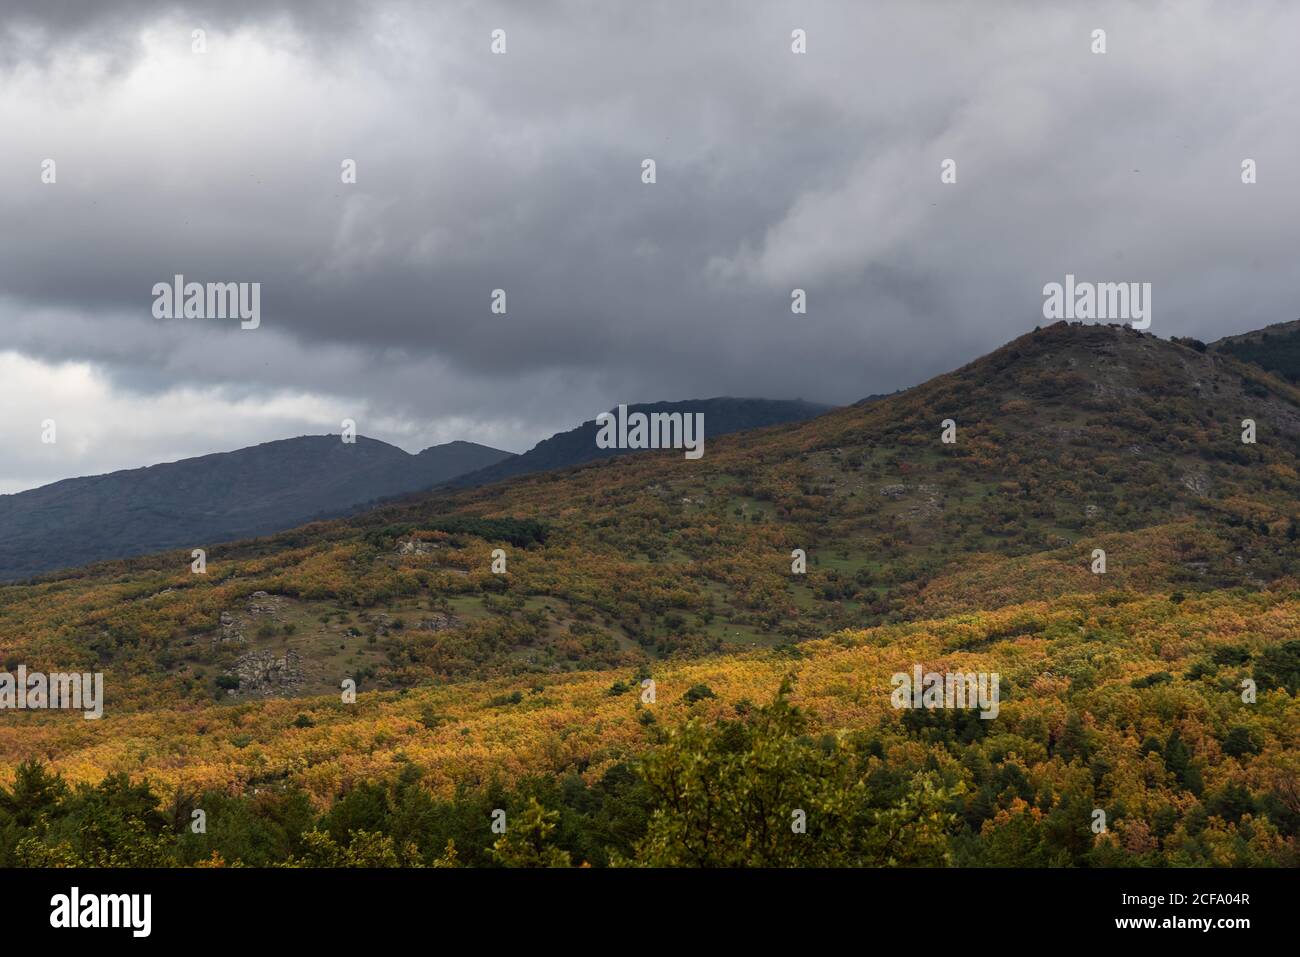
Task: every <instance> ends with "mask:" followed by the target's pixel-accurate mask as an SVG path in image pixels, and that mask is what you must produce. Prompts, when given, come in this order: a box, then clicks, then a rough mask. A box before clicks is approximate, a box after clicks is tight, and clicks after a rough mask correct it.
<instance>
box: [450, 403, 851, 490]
mask: <svg viewBox="0 0 1300 957" xmlns="http://www.w3.org/2000/svg"><path fill="white" fill-rule="evenodd" d="M832 408H834V406H829V405H821V404H819V403H816V402H804V401H803V400H802V399H789V400H786V399H733V398H717V399H695V400H688V401H686V402H655V403H652V404H648V405H630V406H628V412H629V413H632V412H645V413H651V412H683V413H686V412H703V413H704V448H705V454H706V455H707V454H708V440H709V437H710V436H718V435H726V434H727V433H728V432H741V431H743V430H745V429H760V428H763V427H764V426H768V425H781V424H783V423H786V422H801V421H803V420H804V419H811V418H812V417H813V416H817V415H821V414H822V413H823V412H829V411H830V410H831V409H832ZM597 431H598V428H597V426H596V419H595V417H594V416H593V417H592V418H591V419H590V420H589V421H587V422H584V423H582V425H580V426H578V427H577V428H573V429H569V431H567V432H559V433H557V434H555V435H553V436H551V437H550V438H549V439H543V440H542V441H541V442H538V443H537V444H536V445H535V446H533V447H532V448H531V449H529V450H528V451H527V452H525V453H523V454H522V455H516V456H514V457H513V458H510V459H506V460H504V461H501V462H497V463H496V464H494V465H489V466H487V467H486V468H482V469H479V470H478V471H476V472H469V473H467V474H465V475H460V476H458V477H457V478H455V479H453V480H452V481H451V482H450V483H449V484H451V485H455V486H473V485H487V484H489V483H491V482H499V481H501V480H503V479H508V478H513V477H515V476H516V475H528V474H530V473H532V472H546V471H550V470H551V469H561V468H568V467H570V466H574V465H582V464H584V463H586V462H594V461H596V460H597V459H603V458H610V457H612V456H615V455H626V454H628V453H630V452H635V451H637V450H636V449H602V448H598V447H597V445H596V433H597ZM678 454H680V453H678Z"/></svg>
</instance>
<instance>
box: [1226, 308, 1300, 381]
mask: <svg viewBox="0 0 1300 957" xmlns="http://www.w3.org/2000/svg"><path fill="white" fill-rule="evenodd" d="M1209 348H1210V350H1211V351H1213V352H1220V353H1223V354H1225V355H1230V356H1232V357H1233V358H1235V359H1240V360H1241V361H1242V362H1252V363H1254V364H1255V365H1257V366H1259V367H1260V368H1261V369H1264V370H1265V371H1267V372H1272V373H1273V374H1275V375H1279V376H1281V377H1282V378H1284V379H1286V380H1287V381H1288V382H1293V383H1294V382H1300V319H1295V320H1292V321H1291V322H1279V323H1276V324H1275V325H1271V326H1265V327H1264V328H1263V329H1256V330H1255V331H1254V332H1246V333H1242V334H1241V335H1237V336H1225V337H1224V338H1222V339H1219V340H1218V341H1216V342H1212V343H1210V346H1209Z"/></svg>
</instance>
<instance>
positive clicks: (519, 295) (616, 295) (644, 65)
mask: <svg viewBox="0 0 1300 957" xmlns="http://www.w3.org/2000/svg"><path fill="white" fill-rule="evenodd" d="M1044 7H1046V5H1031V4H1023V3H1005V4H996V5H995V4H979V5H970V4H951V5H948V4H933V5H931V4H926V5H918V4H910V3H897V4H850V3H847V2H841V3H821V4H802V3H801V4H787V3H739V2H737V3H729V4H692V3H686V2H680V3H662V4H653V5H632V4H592V3H576V2H575V3H559V2H555V3H497V4H492V3H487V4H482V3H475V4H468V3H466V4H452V5H442V4H439V5H429V4H417V3H410V4H406V3H377V4H364V5H363V4H355V5H354V4H347V3H341V2H336V3H317V2H312V3H308V2H302V3H275V2H256V3H255V2H252V0H249V2H221V3H217V2H212V3H150V2H145V0H135V2H128V0H119V2H114V0H106V2H97V3H84V4H75V3H48V2H35V0H22V2H18V3H10V4H8V5H7V8H6V17H5V26H4V28H2V29H3V32H0V69H3V71H4V83H3V84H2V85H0V123H2V124H3V127H4V129H5V130H6V137H5V139H6V146H5V148H3V149H0V216H3V220H4V222H5V228H4V230H3V232H0V352H3V351H6V350H7V351H9V352H12V353H14V354H15V355H17V356H19V357H21V358H22V359H23V360H24V361H25V362H26V361H30V362H34V363H36V364H35V365H23V366H22V367H21V368H22V369H23V370H25V371H24V373H23V374H24V375H26V376H27V377H28V378H29V379H30V380H31V381H30V383H26V384H25V385H24V390H25V395H24V405H23V410H24V412H23V414H24V415H30V416H36V417H37V418H38V419H39V418H43V416H42V415H41V414H40V409H41V408H42V399H43V398H44V401H45V405H47V406H51V407H53V406H59V407H60V408H61V409H64V410H66V411H62V412H61V413H60V414H61V415H63V416H64V418H65V419H69V418H70V421H69V423H68V428H69V430H70V432H69V434H74V435H77V434H80V435H83V437H84V441H83V442H81V443H79V444H77V448H78V449H80V451H79V452H78V453H77V455H78V456H79V457H76V458H64V459H58V458H57V457H56V458H51V456H52V455H54V453H52V452H51V451H50V450H49V449H35V450H30V451H29V450H28V447H29V446H30V445H31V443H32V441H33V438H32V437H33V435H35V434H37V433H35V432H34V431H33V429H32V428H31V427H30V423H28V422H26V421H23V422H21V423H15V422H14V421H7V422H6V423H5V426H4V428H5V429H6V430H7V433H8V434H7V435H6V439H9V441H6V445H5V447H6V448H7V449H9V450H10V452H11V453H12V461H11V462H8V463H6V462H5V461H4V459H3V458H0V473H3V474H0V491H3V490H7V489H12V488H13V487H18V486H21V485H24V484H30V483H31V482H34V481H36V480H38V479H42V478H52V477H57V476H58V475H62V474H73V473H74V472H77V471H90V470H96V469H101V468H108V467H120V466H122V465H126V464H138V462H139V459H136V460H132V461H122V459H123V457H124V456H125V455H127V454H131V455H137V456H143V458H144V460H146V461H152V460H154V458H153V457H154V456H164V455H168V454H193V453H196V452H201V451H208V450H210V449H211V448H213V447H233V446H237V445H240V444H245V443H246V442H247V441H250V440H259V439H261V438H269V437H273V436H272V435H271V434H270V433H271V432H272V431H273V430H274V429H275V428H288V429H290V430H293V429H294V428H297V429H298V430H299V431H313V430H315V431H324V430H325V429H326V428H328V427H330V426H329V423H330V422H331V421H333V418H334V417H336V416H337V415H338V413H339V411H340V410H357V414H356V415H355V416H354V417H355V418H357V420H358V422H359V423H360V424H361V428H362V431H364V432H366V433H367V434H371V435H375V436H376V437H378V438H384V439H387V440H390V441H395V442H397V443H398V444H401V445H403V446H405V447H408V448H415V447H419V446H420V445H422V444H429V443H430V442H431V441H435V440H439V441H440V440H445V439H448V438H456V437H463V438H470V439H477V440H479V441H484V442H489V443H491V442H494V441H495V442H497V443H498V444H501V445H503V446H504V447H510V448H523V447H527V446H528V445H531V444H532V442H533V441H535V440H536V439H538V438H541V437H543V436H544V435H546V434H548V433H549V432H551V431H555V430H557V429H559V428H563V427H565V426H567V425H570V424H572V423H573V422H574V421H577V420H580V419H583V418H590V417H591V416H592V415H593V414H594V413H595V412H596V411H598V410H600V409H604V408H608V407H610V406H611V405H613V404H615V403H617V402H620V401H633V402H635V401H651V400H657V399H679V398H687V397H692V396H711V395H723V394H733V395H763V396H771V397H781V398H785V397H790V398H792V397H803V398H806V399H810V400H819V401H827V402H850V401H853V400H855V399H857V398H859V397H861V396H863V395H866V394H869V393H875V392H883V391H889V390H892V389H895V388H899V387H902V386H906V385H910V384H912V383H914V382H917V381H920V380H922V379H924V378H926V377H928V376H930V375H933V374H935V373H937V372H940V371H944V370H946V369H949V368H952V367H955V366H957V365H960V364H962V363H964V362H965V361H968V360H969V359H970V358H972V357H973V356H975V355H977V354H979V353H981V352H983V351H986V350H988V349H989V348H992V347H995V346H996V345H998V344H1000V343H1002V342H1004V341H1005V340H1007V339H1009V338H1011V337H1012V336H1014V335H1016V334H1018V333H1020V332H1022V331H1024V330H1025V329H1027V328H1031V327H1032V326H1033V325H1035V324H1037V323H1038V322H1040V321H1041V304H1042V296H1041V289H1042V286H1043V284H1044V283H1046V282H1050V281H1054V280H1055V281H1059V280H1060V279H1061V278H1062V277H1063V276H1064V275H1065V273H1067V272H1071V273H1074V274H1076V275H1078V276H1080V277H1081V278H1091V279H1095V280H1116V281H1143V282H1151V283H1152V285H1153V291H1154V320H1153V324H1152V331H1153V332H1156V333H1159V334H1161V335H1172V334H1190V335H1199V336H1201V337H1205V338H1214V337H1217V336H1218V335H1222V334H1227V333H1230V332H1235V331H1240V330H1242V329H1245V328H1249V327H1253V326H1258V325H1263V324H1266V323H1269V322H1277V321H1283V320H1286V319H1292V318H1295V317H1296V315H1297V314H1300V309H1298V308H1297V304H1296V290H1295V286H1294V280H1293V278H1292V277H1293V274H1294V268H1293V264H1292V263H1291V262H1290V259H1291V258H1292V252H1293V250H1294V249H1295V248H1296V239H1297V238H1300V237H1298V236H1297V232H1300V226H1298V225H1297V224H1298V223H1300V217H1298V216H1297V213H1298V212H1300V209H1298V208H1297V207H1298V206H1300V203H1297V189H1296V186H1295V180H1294V176H1293V175H1292V169H1293V167H1294V164H1295V161H1296V158H1297V156H1300V134H1297V129H1300V127H1298V126H1297V124H1296V123H1295V115H1296V100H1295V94H1294V92H1293V91H1294V89H1295V80H1296V67H1295V61H1294V56H1293V52H1292V45H1293V39H1292V38H1293V37H1294V36H1295V35H1296V28H1297V26H1300V10H1296V9H1295V8H1293V7H1292V6H1290V5H1286V4H1281V3H1278V4H1258V5H1248V6H1247V5H1226V4H1216V3H1199V4H1185V5H1179V6H1178V7H1177V8H1174V7H1172V6H1171V7H1163V8H1136V7H1134V6H1133V5H1131V4H1122V3H1116V4H1093V5H1088V6H1086V7H1076V6H1073V5H1072V6H1070V7H1064V6H1062V7H1059V8H1057V7H1047V8H1044ZM796 27H798V28H803V29H805V30H807V33H808V53H807V54H806V55H802V56H798V55H794V54H792V53H791V52H790V32H791V30H792V29H794V28H796ZM1098 27H1101V28H1104V29H1106V31H1107V42H1108V52H1107V53H1106V54H1105V55H1094V54H1092V53H1091V52H1090V51H1089V43H1090V34H1091V31H1092V30H1093V29H1095V28H1098ZM195 28H202V29H204V30H206V31H207V52H206V53H204V54H201V55H200V54H194V53H192V52H191V31H192V30H193V29H195ZM496 28H501V29H504V30H505V31H506V36H507V44H508V53H507V54H506V55H504V56H494V55H492V54H491V53H490V51H489V40H490V33H491V31H492V30H493V29H496ZM646 157H651V158H654V159H655V161H656V163H657V167H658V168H657V172H658V182H657V183H656V184H654V185H644V184H643V183H642V182H641V180H640V173H641V165H640V164H641V161H642V159H644V158H646ZM948 157H951V158H953V159H955V160H956V162H957V170H958V175H957V183H956V184H955V185H943V184H941V183H940V181H939V166H940V162H941V161H942V160H943V159H945V158H948ZM1247 157H1250V158H1253V159H1255V160H1256V161H1257V162H1258V164H1259V182H1258V183H1257V184H1255V185H1252V186H1244V185H1242V183H1241V181H1240V172H1239V171H1240V164H1241V161H1242V160H1243V159H1244V158H1247ZM45 158H53V159H55V160H56V162H57V164H58V167H57V169H58V182H57V184H55V185H52V186H51V185H46V184H43V183H41V182H40V177H39V173H40V164H41V162H42V160H43V159H45ZM345 158H350V159H354V160H356V162H357V166H358V182H357V183H356V184H355V185H345V184H342V183H341V182H340V178H339V169H340V163H341V162H342V161H343V160H344V159H345ZM178 272H179V273H183V274H184V275H185V276H186V277H188V278H191V279H196V280H200V281H207V280H237V281H250V282H251V281H258V282H261V283H262V325H261V328H259V329H258V330H256V331H247V332H245V331H240V330H239V329H238V328H237V326H236V325H235V324H233V323H232V324H227V325H225V326H222V325H219V324H212V323H207V324H202V323H196V322H188V323H187V322H185V321H183V320H174V321H171V322H166V321H161V320H157V319H154V318H153V317H152V316H151V314H150V306H151V296H150V289H151V287H152V286H153V284H154V283H156V282H159V281H167V280H169V279H170V277H171V276H172V275H173V274H174V273H178ZM794 287H801V288H804V289H806V290H807V292H808V301H809V314H808V315H807V316H793V315H791V313H790V309H789V302H790V290H791V289H792V288H794ZM495 288H504V289H505V290H506V292H507V296H508V308H509V311H508V314H507V315H506V316H495V315H492V314H491V313H490V311H489V297H490V294H491V291H492V290H493V289H495ZM60 363H86V364H88V365H86V366H84V367H75V368H80V369H82V372H81V373H80V376H81V378H80V379H79V380H78V381H80V382H82V384H83V385H85V383H86V382H88V381H89V379H88V378H87V377H90V378H93V379H94V381H95V383H96V384H95V386H94V388H90V387H89V386H87V387H86V388H87V389H88V390H89V391H87V393H86V394H87V395H93V396H95V397H96V398H94V399H93V400H91V399H87V400H85V402H81V403H79V402H78V401H76V400H75V398H70V397H69V396H70V395H71V393H70V392H69V388H70V387H69V386H68V384H67V381H66V380H65V378H60V377H59V376H56V375H54V374H53V373H52V372H51V373H50V374H49V375H48V376H46V377H45V378H44V379H43V378H42V375H43V374H42V372H41V370H42V369H48V370H57V369H60V368H65V369H66V368H74V367H73V366H61V365H60ZM17 368H19V367H18V366H15V369H17ZM24 381H25V382H26V380H24ZM42 381H46V382H47V383H48V388H49V389H50V390H52V389H53V388H54V385H55V384H56V383H62V385H60V388H61V389H63V390H64V391H63V392H62V393H60V394H58V395H53V394H50V395H47V396H45V397H42V395H41V390H42V386H41V382H42ZM33 391H34V394H33ZM75 391H76V390H72V392H75ZM160 398H163V399H166V400H167V401H165V402H163V403H162V405H161V407H154V406H153V405H152V404H151V403H154V402H155V401H156V400H158V399H160ZM182 402H194V403H199V404H204V403H206V406H202V405H201V406H200V407H199V408H196V409H194V410H188V411H183V410H181V408H180V405H179V403H182ZM92 404H93V405H94V406H97V407H104V406H106V405H112V406H113V407H114V408H115V409H118V410H119V411H118V412H117V413H116V414H118V415H120V416H121V418H122V419H123V421H121V422H119V423H118V426H117V429H116V434H117V435H118V436H119V437H123V436H125V438H119V441H118V442H116V443H110V442H108V441H107V440H106V439H105V438H103V436H104V435H106V434H107V433H108V432H109V430H108V429H107V428H106V427H105V428H102V429H100V430H98V431H97V430H95V429H91V428H89V427H87V428H86V429H85V430H83V432H81V433H78V432H77V431H76V428H77V423H78V422H79V421H81V419H79V418H78V417H79V416H81V417H84V418H85V420H86V421H89V412H85V411H84V410H85V409H86V408H87V406H88V405H92ZM280 406H283V407H284V408H285V412H284V414H283V416H274V415H273V416H268V415H267V413H266V409H268V408H278V407H280ZM203 407H206V408H208V409H210V410H212V414H211V415H210V416H209V417H208V419H209V420H211V421H209V422H208V424H207V425H205V426H204V425H200V423H202V422H203V421H205V419H204V416H203V415H202V414H201V412H202V408H203ZM79 410H80V411H79ZM168 410H170V412H169V411H168ZM168 414H170V415H172V416H174V417H176V418H178V419H183V420H185V421H187V422H191V423H192V428H194V429H195V431H194V432H193V434H192V440H191V441H190V442H189V443H188V444H187V443H186V442H183V441H176V440H174V439H173V438H168V439H167V440H166V441H154V440H153V439H151V436H158V435H169V436H170V435H172V434H173V432H174V429H169V428H167V423H166V422H165V421H162V420H160V419H155V418H154V416H155V415H157V416H163V417H165V416H166V415H168ZM11 418H12V417H11ZM453 431H455V432H457V433H458V434H452V432H453ZM96 436H99V437H98V438H97V437H96ZM61 454H64V455H68V456H71V455H72V454H73V453H72V451H71V449H69V450H67V451H63V452H62V453H61Z"/></svg>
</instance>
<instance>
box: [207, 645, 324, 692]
mask: <svg viewBox="0 0 1300 957" xmlns="http://www.w3.org/2000/svg"><path fill="white" fill-rule="evenodd" d="M227 674H230V675H232V676H234V677H236V678H238V679H239V688H238V690H237V691H236V689H234V688H232V689H230V691H229V692H228V693H229V694H236V693H240V694H257V695H262V696H264V697H267V696H270V695H275V694H285V693H287V692H291V691H296V690H297V689H298V688H301V687H302V685H303V682H304V681H305V680H306V676H305V675H304V674H303V670H302V658H301V657H300V656H299V654H298V653H297V652H296V651H287V652H285V653H284V654H283V655H277V654H274V653H273V652H270V651H250V652H249V653H248V654H246V655H240V657H239V658H237V659H236V660H235V663H234V664H233V665H231V666H230V668H229V669H228V671H227Z"/></svg>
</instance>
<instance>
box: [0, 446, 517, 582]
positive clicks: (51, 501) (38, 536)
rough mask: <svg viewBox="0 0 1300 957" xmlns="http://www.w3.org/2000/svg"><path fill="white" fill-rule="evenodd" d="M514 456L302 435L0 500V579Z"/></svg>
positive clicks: (318, 514) (142, 549) (279, 518)
mask: <svg viewBox="0 0 1300 957" xmlns="http://www.w3.org/2000/svg"><path fill="white" fill-rule="evenodd" d="M512 457H513V454H512V453H510V452H502V451H500V450H499V449H492V448H488V447H487V446H483V445H476V444H474V443H472V442H449V443H447V444H446V445H436V446H434V447H432V448H428V449H425V450H424V451H423V452H420V453H419V454H418V455H412V454H410V453H409V452H405V451H403V450H402V449H399V448H397V447H396V446H392V445H388V444H387V443H385V442H379V441H376V440H375V439H367V438H364V437H361V436H358V437H357V440H356V442H355V444H345V443H344V442H342V441H341V439H340V437H339V436H337V435H333V436H331V435H306V436H301V437H299V438H295V439H282V440H280V441H277V442H267V443H265V444H263V445H255V446H252V447H251V448H246V449H239V450H237V451H234V452H220V453H216V454H213V455H201V456H198V457H196V458H191V459H182V460H181V461H179V462H169V463H166V464H164V465H151V466H149V467H148V468H139V469H127V470H124V471H121V472H110V473H108V474H107V475H93V476H88V477H85V478H73V479H65V480H64V481H61V482H55V483H53V484H51V485H45V486H42V487H41V488H36V489H31V490H30V491H26V492H19V493H17V494H14V495H0V579H3V580H11V579H15V578H23V577H27V576H29V575H34V574H37V573H39V572H43V571H51V570H54V569H59V568H71V567H75V566H78V565H85V564H87V563H89V562H95V561H101V560H103V559H109V558H125V557H128V556H131V555H141V554H145V553H148V552H155V551H161V550H163V549H167V548H179V547H184V548H202V547H206V546H209V545H212V544H214V543H217V542H226V541H233V540H235V539H240V538H248V537H250V536H257V535H265V534H269V533H270V532H275V531H279V530H281V529H285V528H292V527H293V526H295V525H301V524H302V523H304V522H308V521H312V520H313V519H317V518H325V517H332V516H337V515H343V514H347V513H349V512H353V511H356V510H357V509H358V508H360V507H362V506H364V505H366V504H368V503H370V502H374V501H375V500H377V499H382V498H387V497H390V496H394V495H400V494H403V493H407V492H417V491H420V490H422V489H428V488H432V487H433V486H435V485H438V484H440V483H442V482H445V481H447V480H448V479H450V478H453V477H454V476H456V475H459V474H461V473H463V472H469V471H473V470H476V469H481V468H483V467H484V466H488V465H491V464H493V463H497V462H500V461H502V460H505V459H510V458H512Z"/></svg>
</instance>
